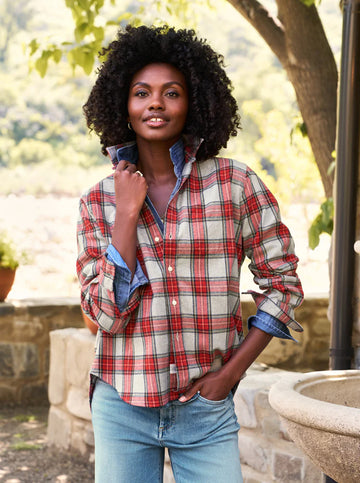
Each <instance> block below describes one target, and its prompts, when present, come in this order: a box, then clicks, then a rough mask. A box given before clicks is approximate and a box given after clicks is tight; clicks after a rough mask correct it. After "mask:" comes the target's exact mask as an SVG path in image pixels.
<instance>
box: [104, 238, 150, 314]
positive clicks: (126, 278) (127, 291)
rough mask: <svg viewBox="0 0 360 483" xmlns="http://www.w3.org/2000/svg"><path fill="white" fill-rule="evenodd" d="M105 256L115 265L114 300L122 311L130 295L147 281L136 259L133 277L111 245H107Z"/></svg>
mask: <svg viewBox="0 0 360 483" xmlns="http://www.w3.org/2000/svg"><path fill="white" fill-rule="evenodd" d="M106 257H107V259H108V260H109V261H111V262H112V263H113V264H114V265H115V277H114V293H115V301H116V305H117V306H118V308H119V310H120V311H122V310H124V309H125V307H126V306H127V304H128V302H129V299H130V297H131V296H132V294H133V293H134V292H135V290H136V289H137V288H138V287H140V286H141V285H145V284H146V283H148V279H147V277H146V276H145V274H144V272H143V270H142V268H141V265H140V263H139V261H138V260H136V268H135V273H134V276H133V278H132V279H131V277H132V274H131V271H130V270H129V268H128V266H127V265H126V263H125V262H124V260H123V258H122V256H121V255H120V253H119V252H118V251H117V249H116V248H115V247H114V246H113V245H111V244H110V245H109V246H108V248H107V250H106Z"/></svg>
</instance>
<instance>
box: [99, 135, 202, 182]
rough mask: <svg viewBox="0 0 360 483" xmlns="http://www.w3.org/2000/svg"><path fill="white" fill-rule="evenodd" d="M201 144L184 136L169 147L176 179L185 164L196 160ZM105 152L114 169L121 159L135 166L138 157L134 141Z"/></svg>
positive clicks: (199, 141)
mask: <svg viewBox="0 0 360 483" xmlns="http://www.w3.org/2000/svg"><path fill="white" fill-rule="evenodd" d="M202 142H203V140H202V139H198V138H195V137H193V136H186V135H184V136H183V137H182V138H180V139H179V141H177V142H176V143H175V144H173V145H172V146H171V148H170V149H169V151H170V158H171V161H172V162H173V163H174V172H175V175H176V177H177V178H180V177H181V174H182V172H183V169H184V166H185V164H187V163H191V164H192V163H193V162H194V161H195V160H196V153H197V151H198V149H199V147H200V145H201V143H202ZM106 150H107V152H108V155H109V157H110V159H111V162H112V164H113V166H114V168H115V167H116V166H117V164H118V163H119V161H120V160H121V159H124V160H125V161H128V162H129V163H133V164H136V163H137V160H138V157H139V153H138V148H137V144H136V142H135V141H132V142H130V143H125V144H117V145H115V146H110V147H108V148H106Z"/></svg>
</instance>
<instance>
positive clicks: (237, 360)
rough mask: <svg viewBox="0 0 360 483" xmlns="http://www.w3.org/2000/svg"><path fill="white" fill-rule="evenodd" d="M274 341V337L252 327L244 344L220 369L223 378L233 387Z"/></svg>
mask: <svg viewBox="0 0 360 483" xmlns="http://www.w3.org/2000/svg"><path fill="white" fill-rule="evenodd" d="M271 339H272V335H270V334H268V333H266V332H264V331H262V330H260V329H258V328H256V327H252V328H251V329H250V330H249V333H248V335H247V336H246V338H245V340H244V342H243V343H242V344H241V346H240V347H239V348H238V349H237V350H236V351H235V352H234V354H233V355H232V357H231V358H230V360H229V361H228V362H227V363H226V364H225V365H224V366H223V367H222V368H221V369H220V370H221V373H222V376H223V377H224V379H225V380H227V381H228V384H229V387H233V386H234V385H235V384H236V383H237V382H238V381H239V380H240V379H241V377H242V376H243V374H244V373H245V372H246V370H247V369H248V368H249V367H250V366H251V364H252V363H253V362H254V361H255V360H256V359H257V357H258V356H259V355H260V354H261V352H262V351H263V350H264V349H265V347H266V346H267V345H268V344H269V342H270V341H271Z"/></svg>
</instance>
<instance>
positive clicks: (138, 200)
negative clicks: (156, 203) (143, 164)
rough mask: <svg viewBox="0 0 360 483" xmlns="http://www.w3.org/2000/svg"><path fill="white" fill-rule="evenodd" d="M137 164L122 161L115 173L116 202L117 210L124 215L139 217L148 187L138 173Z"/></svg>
mask: <svg viewBox="0 0 360 483" xmlns="http://www.w3.org/2000/svg"><path fill="white" fill-rule="evenodd" d="M136 171H137V167H136V165H135V164H132V163H129V162H128V161H124V160H121V161H120V162H119V164H118V165H117V167H116V169H115V172H114V184H115V201H116V208H117V210H119V211H121V213H122V214H123V215H125V214H127V215H129V216H136V217H138V216H139V214H140V211H141V208H142V206H143V204H144V201H145V198H146V193H147V190H148V185H147V183H146V180H145V178H144V177H143V176H141V175H140V174H139V173H137V172H136Z"/></svg>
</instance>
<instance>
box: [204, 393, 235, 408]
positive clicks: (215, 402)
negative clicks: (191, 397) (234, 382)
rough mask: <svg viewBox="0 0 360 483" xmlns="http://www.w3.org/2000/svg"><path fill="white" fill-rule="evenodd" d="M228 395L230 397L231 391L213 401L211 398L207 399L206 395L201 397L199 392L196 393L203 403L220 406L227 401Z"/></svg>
mask: <svg viewBox="0 0 360 483" xmlns="http://www.w3.org/2000/svg"><path fill="white" fill-rule="evenodd" d="M229 397H231V393H230V394H228V395H227V396H226V398H225V399H220V400H219V401H213V400H212V399H207V398H206V397H203V396H202V395H201V394H200V393H198V400H199V401H201V402H203V403H204V404H208V405H209V406H221V405H222V404H225V403H226V402H227V400H228V399H229Z"/></svg>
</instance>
